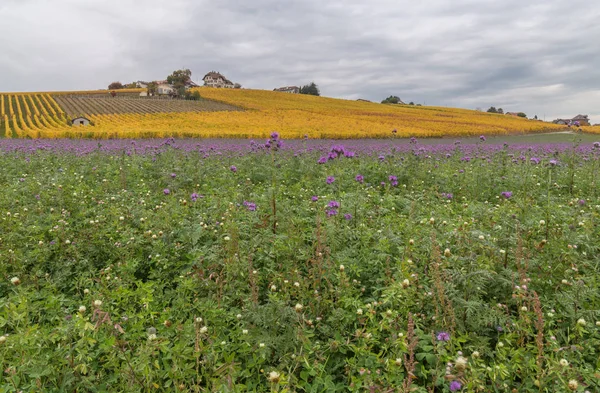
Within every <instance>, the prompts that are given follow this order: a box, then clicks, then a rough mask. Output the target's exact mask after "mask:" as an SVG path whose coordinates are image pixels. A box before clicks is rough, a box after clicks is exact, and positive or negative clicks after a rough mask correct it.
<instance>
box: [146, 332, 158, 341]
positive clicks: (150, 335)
mask: <svg viewBox="0 0 600 393" xmlns="http://www.w3.org/2000/svg"><path fill="white" fill-rule="evenodd" d="M156 338H157V337H156V334H154V333H152V334H149V335H148V340H150V341H154V340H156Z"/></svg>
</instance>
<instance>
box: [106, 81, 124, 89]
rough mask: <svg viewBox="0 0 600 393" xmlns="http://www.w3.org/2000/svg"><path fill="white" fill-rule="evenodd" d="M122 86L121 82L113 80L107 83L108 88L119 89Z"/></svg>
mask: <svg viewBox="0 0 600 393" xmlns="http://www.w3.org/2000/svg"><path fill="white" fill-rule="evenodd" d="M122 88H123V84H122V83H121V82H113V83H111V84H110V85H108V90H119V89H122Z"/></svg>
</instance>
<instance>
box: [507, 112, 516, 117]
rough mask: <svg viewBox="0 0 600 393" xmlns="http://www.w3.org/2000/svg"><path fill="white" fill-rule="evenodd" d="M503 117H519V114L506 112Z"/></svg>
mask: <svg viewBox="0 0 600 393" xmlns="http://www.w3.org/2000/svg"><path fill="white" fill-rule="evenodd" d="M504 115H506V116H514V117H519V113H517V112H506V113H505V114H504Z"/></svg>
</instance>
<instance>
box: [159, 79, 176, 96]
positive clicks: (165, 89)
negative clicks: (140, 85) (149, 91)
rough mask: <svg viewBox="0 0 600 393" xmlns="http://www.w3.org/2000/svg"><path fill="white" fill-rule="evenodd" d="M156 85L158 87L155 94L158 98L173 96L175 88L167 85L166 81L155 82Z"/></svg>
mask: <svg viewBox="0 0 600 393" xmlns="http://www.w3.org/2000/svg"><path fill="white" fill-rule="evenodd" d="M157 83H158V86H157V87H156V93H157V94H158V95H159V96H162V95H169V94H175V88H174V87H173V86H171V85H169V84H168V83H166V81H161V82H157Z"/></svg>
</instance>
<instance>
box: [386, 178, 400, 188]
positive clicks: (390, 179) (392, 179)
mask: <svg viewBox="0 0 600 393" xmlns="http://www.w3.org/2000/svg"><path fill="white" fill-rule="evenodd" d="M388 179H389V181H390V183H391V184H392V187H396V186H397V185H398V177H396V176H394V175H390V176H388Z"/></svg>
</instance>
